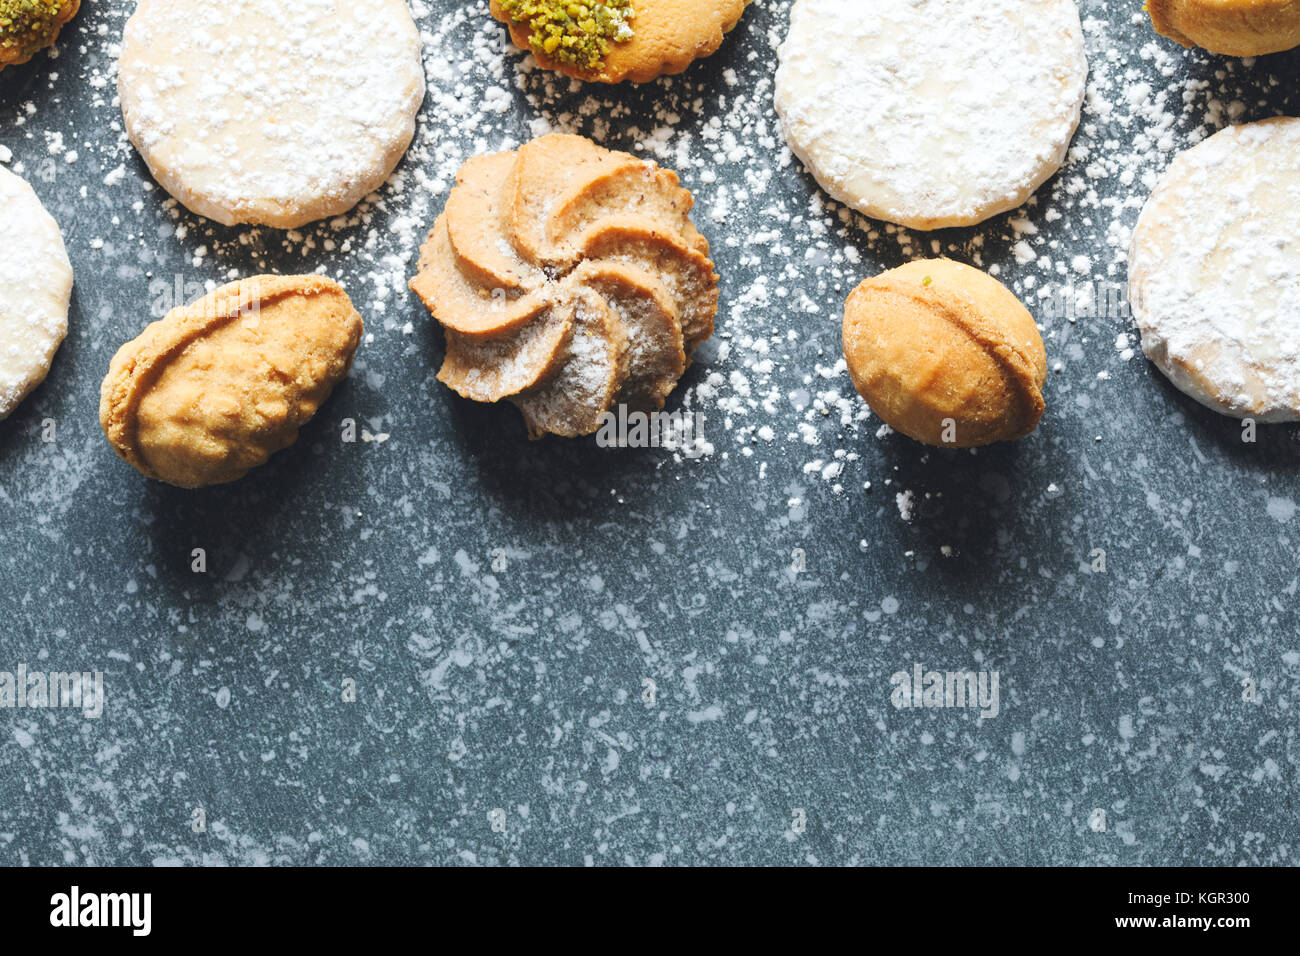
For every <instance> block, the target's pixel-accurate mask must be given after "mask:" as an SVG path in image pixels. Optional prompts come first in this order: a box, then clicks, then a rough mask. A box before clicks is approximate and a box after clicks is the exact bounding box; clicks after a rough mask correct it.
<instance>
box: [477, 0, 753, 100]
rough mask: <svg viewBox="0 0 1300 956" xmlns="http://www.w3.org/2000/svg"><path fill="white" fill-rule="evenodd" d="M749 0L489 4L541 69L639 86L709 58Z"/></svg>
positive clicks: (517, 0)
mask: <svg viewBox="0 0 1300 956" xmlns="http://www.w3.org/2000/svg"><path fill="white" fill-rule="evenodd" d="M749 3H750V0H604V2H598V3H592V2H587V0H578V2H569V0H492V16H494V17H496V18H497V19H498V20H500V21H501V22H502V23H505V24H506V25H508V26H509V27H510V37H511V39H512V40H513V41H514V43H515V46H517V47H519V48H520V49H524V50H531V51H532V53H533V56H535V57H536V58H537V62H538V63H539V64H540V65H541V66H542V68H543V69H546V70H558V71H559V72H560V73H564V74H566V75H567V76H572V77H574V78H576V79H579V80H588V81H592V82H597V83H619V82H621V81H623V80H631V81H632V82H633V83H647V82H649V81H650V80H653V79H654V78H655V77H657V76H662V75H664V74H665V73H680V72H682V71H683V70H685V69H686V68H687V67H688V66H690V65H691V63H692V62H694V61H695V60H698V59H700V58H701V57H705V56H709V55H711V54H713V53H715V52H716V51H717V49H718V47H720V46H721V45H722V38H723V35H724V34H726V33H727V32H728V31H730V30H731V29H732V28H733V27H734V26H735V25H736V24H737V23H738V22H740V15H741V14H742V13H744V12H745V7H746V6H748V5H749Z"/></svg>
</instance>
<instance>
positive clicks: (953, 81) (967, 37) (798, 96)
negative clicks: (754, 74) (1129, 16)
mask: <svg viewBox="0 0 1300 956" xmlns="http://www.w3.org/2000/svg"><path fill="white" fill-rule="evenodd" d="M780 60H781V62H780V67H779V69H778V71H777V78H776V106H777V111H778V112H779V113H780V115H781V117H782V121H783V123H784V127H785V131H786V135H787V138H788V139H789V141H790V145H791V147H792V148H793V149H794V151H795V152H796V153H797V154H798V155H799V157H800V158H801V159H802V160H803V161H804V163H805V164H806V165H807V166H808V167H809V169H810V170H811V172H812V173H813V175H814V176H815V177H816V178H817V180H818V181H819V182H820V183H821V185H822V186H823V187H824V188H825V189H826V190H827V191H828V192H829V193H830V194H831V195H832V196H833V197H835V198H836V199H838V200H840V201H841V202H844V203H846V204H848V205H850V206H853V207H854V208H855V209H858V210H859V211H861V212H864V213H866V214H867V215H869V216H872V217H874V218H878V219H884V220H887V221H890V222H896V223H900V224H902V225H905V226H910V227H913V228H918V229H935V228H945V227H949V226H965V225H974V224H975V223H978V222H981V221H983V220H984V219H987V218H988V217H990V216H993V215H996V214H998V213H1000V212H1005V211H1006V210H1008V209H1013V208H1015V207H1016V206H1019V205H1020V204H1021V203H1023V202H1024V201H1025V200H1026V199H1027V198H1028V197H1029V195H1030V194H1031V193H1032V192H1033V191H1034V190H1035V189H1037V188H1038V187H1039V186H1040V185H1042V183H1043V182H1044V181H1046V180H1047V178H1048V177H1049V176H1051V175H1052V174H1053V173H1054V172H1056V170H1057V169H1059V168H1060V166H1061V164H1062V163H1063V162H1064V159H1065V156H1066V149H1067V147H1068V145H1069V142H1070V139H1071V137H1072V136H1073V134H1074V130H1075V128H1076V127H1077V125H1078V122H1079V117H1080V109H1081V106H1082V102H1083V95H1084V90H1085V85H1086V80H1087V61H1086V58H1085V54H1084V46H1083V32H1082V27H1081V25H1080V21H1079V14H1078V10H1077V8H1076V7H1075V5H1074V2H1073V0H979V2H971V0H873V2H871V3H865V2H862V0H797V2H796V3H795V5H794V8H793V11H792V13H791V20H790V32H789V35H788V37H787V39H786V41H785V43H784V44H783V45H782V47H781V51H780Z"/></svg>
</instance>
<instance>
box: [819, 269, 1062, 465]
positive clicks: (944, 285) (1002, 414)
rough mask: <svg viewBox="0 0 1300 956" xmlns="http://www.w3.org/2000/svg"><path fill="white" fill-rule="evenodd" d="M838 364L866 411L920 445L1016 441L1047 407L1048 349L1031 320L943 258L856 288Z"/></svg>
mask: <svg viewBox="0 0 1300 956" xmlns="http://www.w3.org/2000/svg"><path fill="white" fill-rule="evenodd" d="M844 358H845V361H846V363H847V364H848V369H849V375H850V377H851V378H852V379H853V384H854V386H855V387H856V388H857V390H858V392H859V394H861V395H862V397H863V398H865V399H866V400H867V404H869V405H870V406H871V410H872V411H874V412H875V413H876V414H877V415H879V416H880V418H881V419H882V420H883V421H884V422H885V423H886V424H887V425H889V426H891V427H892V428H893V429H894V430H895V431H898V432H901V433H903V434H904V435H907V436H908V437H909V438H914V439H916V440H917V441H921V442H925V443H926V444H928V445H936V446H938V447H941V448H942V447H946V448H973V447H977V446H980V445H989V444H992V443H993V442H999V441H1009V440H1014V439H1017V438H1023V437H1025V436H1026V435H1028V434H1029V433H1030V432H1032V431H1033V430H1034V429H1035V428H1037V427H1038V422H1039V420H1040V419H1041V418H1042V417H1043V411H1044V409H1045V408H1046V405H1045V403H1044V401H1043V385H1044V384H1045V383H1046V381H1047V352H1046V350H1045V348H1044V346H1043V339H1042V336H1041V335H1040V334H1039V332H1038V326H1037V325H1036V324H1035V323H1034V319H1033V317H1032V316H1031V315H1030V314H1029V311H1028V310H1027V309H1026V308H1025V307H1024V306H1023V305H1022V304H1021V303H1020V300H1018V299H1017V298H1016V297H1015V295H1014V294H1013V293H1012V292H1011V290H1010V289H1008V288H1007V287H1006V286H1004V285H1003V284H1002V283H1000V282H998V280H997V279H994V278H993V277H992V276H989V275H987V274H985V273H983V272H981V271H980V270H978V269H974V268H972V267H970V266H967V265H963V264H961V263H958V262H952V261H951V260H948V259H928V260H918V261H916V262H909V263H908V264H907V265H905V266H901V267H899V268H897V269H891V270H890V271H888V272H884V273H881V274H880V275H878V276H876V277H875V278H873V279H868V280H866V281H865V282H863V283H862V284H861V285H860V286H858V288H857V289H855V290H854V292H853V294H852V295H850V296H849V300H848V302H847V303H846V305H845V310H844Z"/></svg>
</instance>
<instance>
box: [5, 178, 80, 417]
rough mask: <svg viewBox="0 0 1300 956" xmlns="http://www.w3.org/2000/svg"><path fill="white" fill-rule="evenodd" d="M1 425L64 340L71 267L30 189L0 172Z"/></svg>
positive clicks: (53, 226)
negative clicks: (2, 420)
mask: <svg viewBox="0 0 1300 956" xmlns="http://www.w3.org/2000/svg"><path fill="white" fill-rule="evenodd" d="M0 210H2V212H0V419H5V418H7V417H9V415H10V414H12V413H13V410H14V409H15V408H17V407H18V403H19V402H21V401H22V400H23V399H24V398H26V397H27V396H28V395H29V394H30V393H31V391H32V389H34V388H36V386H37V385H39V384H41V382H43V381H44V380H45V376H46V374H47V373H48V372H49V370H50V363H51V362H52V361H53V360H54V353H55V352H57V351H58V349H59V346H60V345H61V344H62V342H63V339H64V337H65V336H66V335H67V334H68V304H69V303H70V302H71V300H72V265H71V264H70V263H69V262H68V253H67V250H66V249H64V247H63V236H62V234H61V233H60V232H59V227H58V225H57V224H56V223H55V222H54V220H53V219H52V218H51V217H50V214H49V213H48V212H46V211H45V207H44V206H42V205H41V201H40V200H39V199H37V198H36V193H34V192H33V191H32V187H31V186H29V185H27V183H26V182H25V181H24V180H22V179H21V178H19V177H18V176H15V175H14V174H13V173H11V172H9V170H7V169H5V168H4V167H3V166H0Z"/></svg>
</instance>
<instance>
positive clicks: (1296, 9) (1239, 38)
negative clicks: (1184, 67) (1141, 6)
mask: <svg viewBox="0 0 1300 956" xmlns="http://www.w3.org/2000/svg"><path fill="white" fill-rule="evenodd" d="M1147 10H1148V12H1150V14H1151V22H1152V23H1153V24H1155V28H1156V32H1157V33H1161V34H1163V35H1165V36H1167V37H1169V38H1170V39H1172V40H1176V41H1178V42H1179V43H1181V44H1182V45H1183V46H1199V47H1204V48H1205V49H1207V50H1209V51H1210V52H1211V53H1222V54H1224V55H1226V56H1263V55H1264V54H1266V53H1279V52H1281V51H1282V50H1290V49H1291V48H1292V47H1296V46H1300V2H1297V0H1147Z"/></svg>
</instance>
